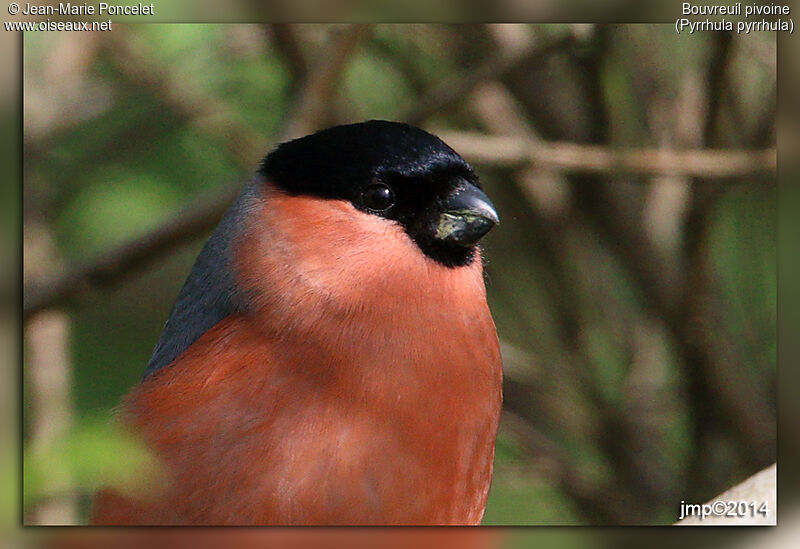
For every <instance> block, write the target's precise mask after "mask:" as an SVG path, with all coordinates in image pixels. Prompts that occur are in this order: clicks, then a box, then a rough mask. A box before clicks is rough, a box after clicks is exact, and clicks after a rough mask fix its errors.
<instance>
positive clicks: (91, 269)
mask: <svg viewBox="0 0 800 549" xmlns="http://www.w3.org/2000/svg"><path fill="white" fill-rule="evenodd" d="M239 190H240V188H239V185H233V186H226V187H225V190H224V191H222V192H220V191H217V192H214V193H209V194H208V195H204V196H203V197H202V198H200V199H198V200H197V201H196V202H195V203H194V204H193V205H191V206H189V207H188V208H186V209H185V210H184V211H181V212H179V213H178V214H177V215H176V216H175V217H173V218H171V219H169V220H167V221H166V222H164V223H163V224H162V225H160V226H159V227H157V228H155V229H153V230H152V231H150V232H148V233H146V234H144V235H142V236H141V237H138V238H134V239H131V240H129V241H127V242H125V243H123V244H122V245H120V246H118V247H116V248H113V249H111V250H110V251H108V252H107V253H105V254H102V255H101V256H100V257H98V258H96V259H94V260H93V261H90V262H89V263H87V264H85V265H83V266H79V267H77V268H75V269H74V270H73V271H71V272H68V273H66V274H64V275H62V276H60V277H57V278H56V279H55V280H54V281H52V282H50V283H47V284H43V285H41V286H38V285H37V286H36V287H34V288H33V289H31V290H29V288H27V287H26V288H25V294H26V295H25V305H24V312H23V319H24V320H26V321H27V320H29V319H30V317H31V316H32V315H33V314H35V313H37V312H39V311H42V310H44V309H48V308H50V307H54V306H58V305H64V304H66V302H67V301H68V300H70V299H73V298H74V297H76V296H78V295H80V294H82V293H83V292H85V291H86V290H88V289H90V288H100V287H108V286H112V285H114V284H117V283H119V282H120V281H121V280H122V279H123V278H124V277H125V275H127V274H130V273H132V272H134V271H137V270H139V269H141V268H143V267H145V266H146V265H148V264H150V263H151V262H153V261H155V260H156V259H158V258H159V257H162V256H163V255H165V254H167V253H170V252H171V251H172V250H174V249H175V248H177V247H178V246H180V245H181V244H184V243H186V242H190V241H191V240H193V239H195V238H196V237H197V236H198V235H201V234H203V233H205V232H206V231H209V230H211V229H212V228H213V227H214V226H215V225H216V224H217V223H218V222H219V220H220V219H221V218H222V214H223V213H224V212H225V210H226V209H227V207H228V205H229V204H230V203H231V202H232V201H233V199H234V198H235V197H236V195H237V194H238V193H239Z"/></svg>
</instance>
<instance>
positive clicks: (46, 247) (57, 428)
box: [23, 221, 77, 525]
mask: <svg viewBox="0 0 800 549" xmlns="http://www.w3.org/2000/svg"><path fill="white" fill-rule="evenodd" d="M31 224H32V225H33V226H32V227H29V228H28V230H27V231H26V233H25V243H24V244H25V250H26V253H25V258H24V259H25V261H24V266H23V268H24V278H25V279H26V280H40V279H41V278H42V277H43V276H45V274H46V273H47V272H48V271H50V270H52V269H53V268H54V266H55V265H56V264H58V258H57V256H56V250H55V245H54V243H53V240H52V237H51V235H50V232H49V231H48V229H47V227H46V226H45V225H44V224H43V223H42V222H41V221H34V222H32V223H31ZM69 332H70V320H69V317H68V316H67V314H66V313H65V312H63V311H58V310H53V311H46V312H43V313H42V314H39V315H36V317H34V318H33V319H31V322H30V324H29V325H28V327H27V330H26V331H25V339H26V342H27V353H26V354H27V368H26V372H25V378H26V380H27V382H28V384H29V393H30V410H29V419H30V441H29V442H30V447H31V448H33V449H37V450H42V449H46V448H48V447H51V446H52V445H53V444H55V443H56V442H57V441H58V440H59V439H60V438H61V437H63V436H64V435H65V434H66V433H67V432H68V431H69V429H70V427H71V424H72V420H73V409H72V399H71V393H70V386H71V377H72V375H71V374H72V372H71V365H70V360H69V347H70V340H69ZM47 474H48V479H49V481H50V482H51V483H52V485H53V487H54V488H55V489H60V488H62V487H65V486H68V485H69V484H70V477H71V472H70V469H69V467H68V466H67V465H66V463H65V462H64V461H63V460H61V461H58V462H57V463H52V464H50V468H49V469H48V472H47ZM29 511H32V512H33V513H32V518H31V519H30V520H31V522H32V523H35V524H44V525H67V524H75V523H76V522H77V506H76V500H75V498H71V497H66V498H63V499H60V500H57V501H48V502H43V503H42V504H40V505H38V506H36V507H35V508H34V509H30V510H29Z"/></svg>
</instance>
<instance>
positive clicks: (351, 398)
mask: <svg viewBox="0 0 800 549" xmlns="http://www.w3.org/2000/svg"><path fill="white" fill-rule="evenodd" d="M498 223H499V218H498V214H497V211H496V208H495V207H494V205H493V204H492V202H491V200H490V199H489V198H488V196H487V195H486V194H485V192H484V190H483V188H482V186H481V183H480V181H479V179H478V176H477V175H476V173H475V170H474V169H473V168H472V167H471V166H470V165H469V164H468V163H467V162H466V161H465V160H464V159H463V158H462V157H461V156H459V154H458V153H456V152H455V151H454V150H453V149H452V148H450V147H449V146H448V145H447V144H445V143H444V142H443V141H442V140H440V139H439V138H438V137H436V136H434V135H433V134H431V133H428V132H427V131H424V130H422V129H419V128H416V127H413V126H410V125H407V124H404V123H400V122H393V121H386V120H370V121H365V122H359V123H354V124H346V125H339V126H334V127H330V128H327V129H323V130H320V131H318V132H316V133H313V134H310V135H307V136H304V137H300V138H297V139H293V140H290V141H287V142H284V143H281V144H279V145H278V146H277V147H275V148H274V149H273V150H272V151H271V152H269V153H268V154H267V155H266V157H265V158H264V159H263V161H262V162H261V163H260V165H259V167H258V169H257V172H256V175H255V176H254V177H253V178H252V179H251V180H250V181H249V182H248V183H247V184H246V185H245V186H244V188H243V190H242V191H241V193H240V194H239V196H238V198H237V199H236V200H235V201H234V203H233V204H232V205H231V206H230V208H229V209H228V210H227V212H226V213H225V215H224V216H223V217H222V220H221V221H220V223H219V225H218V226H217V228H216V229H215V231H214V232H213V234H212V235H211V236H210V238H209V239H208V241H207V242H206V243H205V245H204V247H203V248H202V250H201V252H200V254H199V256H198V257H197V259H196V261H195V263H194V265H193V267H192V269H191V271H190V273H189V275H188V277H187V279H186V281H185V283H184V285H183V287H182V288H181V290H180V292H179V293H178V296H177V298H176V301H175V303H174V305H173V306H172V309H171V311H170V313H169V318H168V320H167V322H166V324H165V326H164V329H163V332H162V333H161V336H160V338H159V340H158V343H157V344H156V346H155V349H154V351H153V354H152V357H151V358H150V361H149V363H148V364H147V367H146V369H145V372H144V375H143V377H142V379H141V381H140V382H139V383H138V384H137V385H136V386H134V387H133V388H132V389H131V390H130V392H128V394H126V395H125V396H124V397H123V399H122V402H121V404H120V406H119V409H118V419H119V421H120V422H121V423H122V425H123V426H124V427H125V429H126V430H128V431H129V432H130V433H132V434H133V435H135V436H136V437H137V438H138V439H139V440H141V441H142V443H143V444H144V445H145V446H146V447H147V448H149V449H150V450H151V452H152V453H153V454H154V455H155V456H156V458H157V460H158V463H159V467H158V468H157V469H159V475H161V476H159V477H156V472H155V471H154V472H153V479H155V478H158V479H159V480H157V481H153V479H147V478H144V477H143V478H142V485H145V483H148V482H149V484H147V486H149V488H147V490H145V492H146V493H144V494H138V495H137V496H136V497H133V496H131V495H130V494H127V493H124V492H122V491H120V490H117V489H116V488H114V487H113V486H107V487H104V488H102V489H100V490H99V491H98V492H97V493H96V494H95V496H94V499H93V503H92V512H91V523H93V524H98V525H111V524H119V525H474V524H479V523H480V522H481V520H482V517H483V514H484V510H485V507H486V501H487V497H488V492H489V488H490V484H491V477H492V467H493V461H494V452H495V439H496V436H497V430H498V424H499V420H500V412H501V406H502V363H501V357H500V346H499V341H498V336H497V331H496V328H495V324H494V321H493V318H492V315H491V311H490V309H489V305H488V303H487V299H486V287H485V283H484V273H483V263H484V260H483V255H482V254H483V250H482V247H481V244H480V241H481V239H482V238H483V237H484V236H485V235H486V234H487V233H488V232H489V231H490V230H491V229H492V228H493V227H494V226H495V225H497V224H498Z"/></svg>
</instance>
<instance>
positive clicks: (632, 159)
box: [438, 131, 776, 178]
mask: <svg viewBox="0 0 800 549" xmlns="http://www.w3.org/2000/svg"><path fill="white" fill-rule="evenodd" d="M438 135H439V136H440V137H441V138H442V139H443V140H444V141H446V142H447V143H448V144H449V145H450V146H451V147H453V148H454V149H455V150H457V151H458V152H459V153H460V154H461V155H462V156H464V157H465V158H466V159H467V160H469V161H470V162H474V163H475V164H482V165H488V166H496V167H507V168H518V167H523V166H526V165H534V166H535V167H538V168H546V169H550V170H556V171H562V172H571V173H593V174H609V173H621V172H622V173H636V174H643V175H659V176H665V175H672V176H676V175H684V176H693V177H705V178H733V177H745V176H752V175H769V174H774V172H775V166H776V152H775V149H763V150H756V151H742V150H721V149H710V150H706V149H698V150H685V151H676V150H669V149H613V148H611V147H606V146H602V145H581V144H577V143H563V142H561V143H560V142H549V143H547V142H534V141H531V140H526V139H520V138H516V137H503V136H490V135H483V134H479V133H470V132H447V131H442V132H438Z"/></svg>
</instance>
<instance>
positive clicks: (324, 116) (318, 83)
mask: <svg viewBox="0 0 800 549" xmlns="http://www.w3.org/2000/svg"><path fill="white" fill-rule="evenodd" d="M367 28H368V27H367V26H366V25H344V26H341V27H334V29H333V30H332V31H331V33H332V35H331V37H330V39H329V40H328V41H327V43H326V44H325V45H324V46H322V47H321V48H320V51H318V52H317V55H318V56H317V59H316V60H314V61H313V62H312V65H311V71H310V73H309V76H308V78H307V79H306V81H305V82H304V85H303V88H302V89H301V91H300V94H299V95H298V97H297V99H296V101H295V104H294V106H293V107H292V110H291V114H290V116H289V119H288V122H287V123H286V126H285V128H284V131H283V134H282V137H281V139H279V141H285V140H287V139H294V138H296V137H300V136H302V135H305V134H307V133H309V132H311V131H313V130H315V129H317V128H320V127H322V126H325V125H326V124H327V122H328V120H329V119H330V117H331V116H330V115H331V110H332V109H333V106H334V105H335V103H336V102H335V101H334V100H333V97H334V96H335V92H336V87H337V83H338V80H339V77H340V76H341V74H342V71H343V70H344V68H345V66H346V64H347V61H348V59H349V58H350V56H351V54H352V53H353V51H354V50H355V47H356V44H358V41H359V39H360V38H361V36H362V34H363V33H364V32H365V31H366V30H367Z"/></svg>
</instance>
